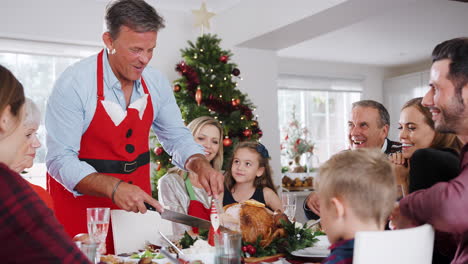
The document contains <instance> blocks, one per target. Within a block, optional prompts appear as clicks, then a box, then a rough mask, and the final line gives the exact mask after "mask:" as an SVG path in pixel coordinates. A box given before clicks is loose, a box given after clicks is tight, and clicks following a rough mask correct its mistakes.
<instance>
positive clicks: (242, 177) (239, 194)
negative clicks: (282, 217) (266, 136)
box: [223, 141, 283, 211]
mask: <svg viewBox="0 0 468 264" xmlns="http://www.w3.org/2000/svg"><path fill="white" fill-rule="evenodd" d="M269 159H270V156H269V155H268V150H267V149H266V148H265V146H264V145H262V144H261V143H258V142H253V141H245V142H241V143H239V144H238V145H237V146H236V148H235V149H234V154H233V157H232V160H231V161H230V163H229V166H228V168H227V170H226V180H225V181H226V188H225V190H224V195H223V206H226V205H228V204H232V203H242V202H245V201H247V200H249V199H254V200H257V201H258V202H261V203H264V204H265V205H266V206H267V207H268V208H270V209H271V210H273V211H275V210H280V211H283V208H282V203H281V200H280V198H279V197H278V195H277V194H276V191H275V187H274V185H273V180H272V177H271V168H270V165H269V161H268V160H269Z"/></svg>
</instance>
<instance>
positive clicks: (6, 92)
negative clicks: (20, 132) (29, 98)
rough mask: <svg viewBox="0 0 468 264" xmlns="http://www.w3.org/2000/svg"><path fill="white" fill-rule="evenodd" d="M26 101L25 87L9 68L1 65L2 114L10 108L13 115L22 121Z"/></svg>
mask: <svg viewBox="0 0 468 264" xmlns="http://www.w3.org/2000/svg"><path fill="white" fill-rule="evenodd" d="M25 100H26V99H25V97H24V90H23V85H22V84H21V83H20V82H19V81H18V80H17V79H16V77H15V76H14V75H13V74H12V73H11V72H10V71H9V70H8V69H7V68H5V67H3V66H2V65H0V112H3V110H5V108H6V107H7V106H10V107H11V110H10V111H11V114H12V115H13V116H14V117H16V118H17V119H18V121H20V112H21V107H22V106H23V104H24V102H25Z"/></svg>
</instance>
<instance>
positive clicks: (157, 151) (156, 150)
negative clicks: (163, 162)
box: [154, 147, 164, 156]
mask: <svg viewBox="0 0 468 264" xmlns="http://www.w3.org/2000/svg"><path fill="white" fill-rule="evenodd" d="M163 152H164V149H163V148H162V147H157V148H155V149H154V154H156V155H158V156H159V155H161V154H163Z"/></svg>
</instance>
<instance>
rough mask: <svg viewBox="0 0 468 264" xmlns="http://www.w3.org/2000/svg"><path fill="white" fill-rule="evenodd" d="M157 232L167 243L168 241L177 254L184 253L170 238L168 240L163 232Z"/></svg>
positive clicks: (181, 254)
mask: <svg viewBox="0 0 468 264" xmlns="http://www.w3.org/2000/svg"><path fill="white" fill-rule="evenodd" d="M159 234H160V235H161V237H162V238H163V239H164V240H165V241H166V242H167V243H169V245H170V246H171V247H172V248H173V249H174V250H175V251H176V252H177V254H178V255H180V256H183V255H184V252H182V250H180V249H179V248H178V247H177V246H176V245H174V243H172V242H171V240H169V238H167V237H166V236H165V235H164V234H163V233H161V231H159Z"/></svg>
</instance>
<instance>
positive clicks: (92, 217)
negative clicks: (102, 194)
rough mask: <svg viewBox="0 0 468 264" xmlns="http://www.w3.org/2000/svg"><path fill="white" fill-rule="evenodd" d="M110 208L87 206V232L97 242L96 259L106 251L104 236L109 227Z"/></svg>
mask: <svg viewBox="0 0 468 264" xmlns="http://www.w3.org/2000/svg"><path fill="white" fill-rule="evenodd" d="M109 215H110V208H87V209H86V216H87V222H88V234H89V237H90V238H91V240H92V241H93V242H95V243H97V244H98V249H97V254H96V259H98V260H99V259H100V255H101V254H105V253H106V237H107V231H108V229H109Z"/></svg>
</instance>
